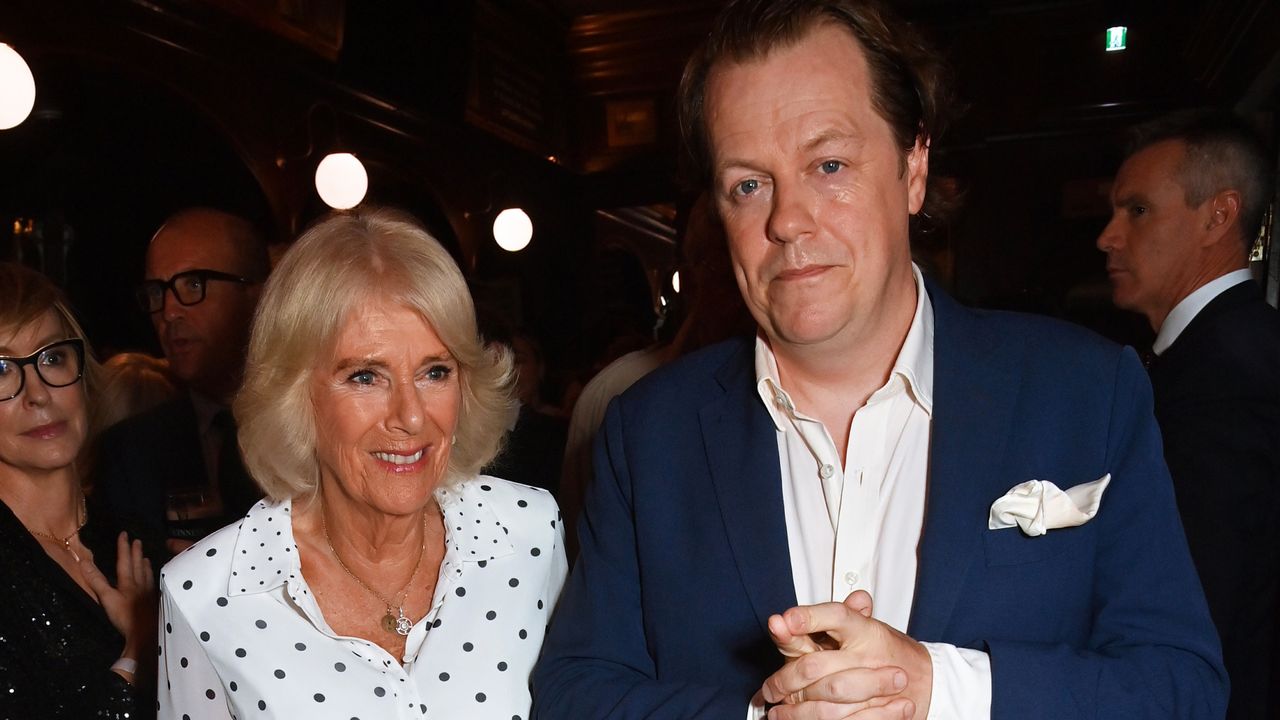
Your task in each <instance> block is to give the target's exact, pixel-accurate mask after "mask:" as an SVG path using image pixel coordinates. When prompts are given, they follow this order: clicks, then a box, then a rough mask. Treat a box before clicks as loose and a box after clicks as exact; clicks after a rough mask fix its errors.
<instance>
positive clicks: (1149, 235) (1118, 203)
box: [1098, 140, 1211, 328]
mask: <svg viewBox="0 0 1280 720" xmlns="http://www.w3.org/2000/svg"><path fill="white" fill-rule="evenodd" d="M1185 152H1186V146H1185V144H1184V143H1183V142H1182V141H1180V140H1165V141H1163V142H1158V143H1156V144H1154V145H1151V146H1150V147H1147V148H1144V149H1142V150H1140V151H1138V152H1137V153H1134V155H1133V156H1131V157H1130V158H1129V159H1128V160H1126V161H1125V162H1124V164H1123V165H1121V166H1120V170H1119V172H1117V173H1116V181H1115V185H1114V186H1112V189H1111V222H1109V223H1108V224H1107V227H1106V228H1105V229H1103V231H1102V234H1101V235H1099V236H1098V249H1099V250H1102V251H1103V252H1105V253H1106V254H1107V275H1108V276H1109V277H1110V279H1111V292H1112V299H1113V301H1114V302H1115V304H1116V306H1117V307H1120V308H1124V309H1126V310H1134V311H1137V312H1140V313H1142V314H1143V315H1146V316H1147V318H1148V319H1149V320H1151V322H1152V325H1153V326H1154V327H1157V328H1158V327H1159V325H1160V324H1162V323H1163V322H1164V318H1165V317H1166V316H1167V315H1168V314H1169V311H1170V310H1172V309H1173V306H1174V305H1177V304H1178V302H1179V301H1180V300H1181V299H1182V298H1183V297H1185V296H1186V292H1189V290H1190V289H1194V287H1195V283H1194V281H1193V279H1191V276H1192V275H1194V272H1195V269H1196V267H1197V263H1195V262H1194V254H1195V251H1196V246H1197V244H1198V242H1199V240H1200V238H1201V234H1202V233H1201V232H1200V231H1201V230H1203V229H1204V228H1205V227H1206V224H1207V223H1208V221H1209V216H1208V212H1209V205H1211V203H1209V202H1208V201H1206V202H1204V203H1201V205H1200V207H1196V208H1193V207H1188V206H1187V201H1186V194H1185V192H1184V190H1183V188H1182V185H1181V184H1180V183H1179V182H1178V169H1179V165H1180V163H1181V162H1182V157H1183V154H1184V153H1185ZM1188 286H1189V287H1188Z"/></svg>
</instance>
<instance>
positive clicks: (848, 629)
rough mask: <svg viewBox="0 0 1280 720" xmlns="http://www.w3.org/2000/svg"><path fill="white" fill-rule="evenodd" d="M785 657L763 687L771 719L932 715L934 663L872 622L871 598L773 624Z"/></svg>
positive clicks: (798, 611) (793, 612) (800, 611)
mask: <svg viewBox="0 0 1280 720" xmlns="http://www.w3.org/2000/svg"><path fill="white" fill-rule="evenodd" d="M769 634H770V635H771V636H772V637H773V642H774V644H775V645H777V646H778V651H779V652H781V653H782V655H783V656H784V657H786V658H787V662H786V664H785V665H783V667H782V669H780V670H778V671H777V672H775V673H774V674H773V675H770V676H769V678H768V679H766V680H765V682H764V685H763V687H762V688H761V695H762V696H763V698H764V700H765V701H766V702H768V703H777V704H776V705H774V707H772V708H771V709H770V710H769V718H770V720H838V719H840V718H855V719H856V720H888V719H889V718H892V719H893V720H900V719H909V718H918V719H919V720H924V718H926V717H927V716H928V713H929V700H930V696H931V694H932V689H933V661H932V660H931V659H930V656H929V651H928V650H927V649H925V647H924V646H923V645H921V644H920V643H918V642H916V641H915V640H912V639H911V638H910V637H908V636H906V635H904V634H903V633H901V632H898V631H897V630H895V629H894V628H892V627H890V626H888V625H886V624H885V623H883V622H880V621H879V620H876V619H875V618H873V617H871V596H870V595H869V594H867V592H866V591H864V590H858V591H856V592H853V593H851V594H850V595H849V597H847V598H845V601H844V602H843V603H823V604H820V605H805V606H800V607H794V608H791V609H790V610H788V611H786V612H785V613H783V614H781V615H772V616H770V617H769Z"/></svg>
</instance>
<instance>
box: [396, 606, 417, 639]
mask: <svg viewBox="0 0 1280 720" xmlns="http://www.w3.org/2000/svg"><path fill="white" fill-rule="evenodd" d="M398 612H399V613H400V617H398V618H396V634H397V635H406V636H407V635H408V634H409V630H411V629H412V628H413V623H411V622H409V618H407V617H405V616H404V608H399V609H398Z"/></svg>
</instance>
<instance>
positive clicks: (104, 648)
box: [0, 263, 156, 718]
mask: <svg viewBox="0 0 1280 720" xmlns="http://www.w3.org/2000/svg"><path fill="white" fill-rule="evenodd" d="M96 371H97V366H96V364H95V363H94V362H93V360H92V358H91V357H90V354H89V350H88V348H87V343H86V342H85V337H84V332H83V331H82V330H81V329H80V326H79V325H78V324H77V323H76V321H75V319H74V318H73V317H72V316H71V314H70V312H69V311H68V309H67V305H66V302H65V301H64V300H63V298H62V296H61V294H60V293H59V292H58V290H57V288H55V287H54V286H53V285H52V284H51V283H50V282H49V281H48V280H47V279H45V278H44V277H43V276H41V275H39V274H37V273H35V272H33V271H31V270H29V269H27V268H25V267H22V266H20V265H14V264H11V263H0V717H4V718H10V717H17V718H26V717H33V718H34V717H44V718H137V717H143V716H146V715H152V714H154V712H155V702H154V699H153V694H152V690H151V688H150V687H148V683H147V678H148V676H150V675H151V673H152V671H153V668H152V667H151V666H152V665H153V664H154V662H155V661H154V657H155V655H154V653H155V647H156V640H155V633H156V627H155V618H156V598H155V581H154V577H153V574H152V570H151V566H150V564H149V562H148V561H147V559H146V558H145V557H143V554H142V545H141V543H139V542H138V541H137V540H134V541H133V542H130V541H129V539H128V537H127V535H126V534H125V533H119V534H118V535H117V534H116V528H114V527H111V525H110V523H109V522H106V520H105V518H104V517H103V516H102V515H101V514H100V513H98V512H96V510H95V508H94V507H93V505H92V504H91V503H89V502H88V501H87V500H86V498H85V493H84V490H83V488H82V485H81V477H80V473H79V472H78V470H77V458H78V457H79V456H80V454H81V450H82V448H83V447H84V446H85V444H86V440H87V438H88V435H89V427H88V425H89V422H88V417H89V413H88V402H89V396H90V393H91V390H92V385H93V381H94V375H95V373H96Z"/></svg>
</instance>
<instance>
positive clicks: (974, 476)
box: [908, 284, 1019, 640]
mask: <svg viewBox="0 0 1280 720" xmlns="http://www.w3.org/2000/svg"><path fill="white" fill-rule="evenodd" d="M929 297H930V300H931V301H932V303H933V308H934V321H935V322H934V404H933V407H934V413H933V422H932V430H931V441H930V450H929V483H928V494H927V499H926V505H925V521H924V531H923V533H922V535H921V538H920V549H919V557H920V564H919V571H918V576H917V580H916V593H915V601H914V604H913V607H912V610H911V622H910V625H909V629H908V632H909V634H910V635H911V636H912V637H914V638H916V639H918V640H934V639H938V638H941V637H943V636H944V633H945V631H946V629H947V625H948V622H949V621H950V618H951V614H952V611H953V610H954V608H955V605H956V600H957V598H958V596H959V593H960V590H961V587H962V585H963V581H964V578H965V576H966V574H967V573H968V572H969V568H970V566H971V564H972V563H973V562H974V561H975V559H977V558H978V557H979V556H980V555H981V549H982V548H981V541H982V534H983V532H985V530H986V525H987V514H988V511H989V503H990V502H991V501H992V500H993V499H994V498H992V497H988V495H990V492H989V488H987V487H986V485H987V481H988V479H989V478H994V477H999V470H1000V464H1001V461H1002V459H1003V458H1004V456H1005V449H1006V445H1007V444H1008V437H1009V430H1010V425H1009V422H1010V417H1011V414H1012V411H1013V401H1014V398H1015V396H1016V392H1017V385H1018V381H1019V375H1018V371H1017V367H1016V359H1015V358H1012V357H1010V355H1009V353H1008V352H1002V349H1001V347H1000V346H1001V345H1002V342H1001V338H999V337H995V336H991V335H990V334H989V333H987V332H986V329H985V328H984V327H983V323H981V322H980V319H979V317H978V316H977V315H975V314H974V313H973V311H970V310H968V309H965V308H963V307H961V306H960V305H958V304H956V303H955V302H954V301H953V300H951V299H950V298H949V297H947V296H946V295H945V294H944V293H943V292H942V291H941V289H939V288H938V287H937V286H936V285H932V284H930V285H929ZM978 561H980V559H979V560H978Z"/></svg>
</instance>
